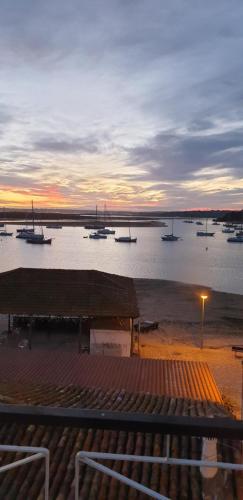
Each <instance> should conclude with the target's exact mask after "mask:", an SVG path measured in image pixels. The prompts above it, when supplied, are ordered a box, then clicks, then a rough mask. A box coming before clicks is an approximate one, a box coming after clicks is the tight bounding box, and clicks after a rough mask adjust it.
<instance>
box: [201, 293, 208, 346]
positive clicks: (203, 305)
mask: <svg viewBox="0 0 243 500" xmlns="http://www.w3.org/2000/svg"><path fill="white" fill-rule="evenodd" d="M207 298H208V296H207V295H201V300H202V309H201V337H200V349H203V330H204V318H205V300H207Z"/></svg>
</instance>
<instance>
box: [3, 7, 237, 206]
mask: <svg viewBox="0 0 243 500" xmlns="http://www.w3.org/2000/svg"><path fill="white" fill-rule="evenodd" d="M242 23H243V2H242V0H231V1H230V2H229V0H214V1H213V2H212V0H204V1H203V2H202V1H201V0H163V1H162V0H68V1H67V0H41V1H40V0H0V33H1V43H0V205H1V206H5V207H25V206H26V207H30V204H31V200H32V199H33V200H34V203H35V206H36V207H38V208H41V207H57V208H58V207H62V208H80V209H85V208H94V207H95V205H96V204H98V205H99V206H100V205H103V204H104V203H106V204H107V206H108V207H109V208H110V209H135V210H139V209H142V210H145V209H146V210H158V209H161V210H171V209H177V210H180V209H182V210H184V209H193V208H195V209H197V208H202V209H204V208H218V209H226V208H227V209H234V210H238V209H242V207H243V64H242V54H243V28H242Z"/></svg>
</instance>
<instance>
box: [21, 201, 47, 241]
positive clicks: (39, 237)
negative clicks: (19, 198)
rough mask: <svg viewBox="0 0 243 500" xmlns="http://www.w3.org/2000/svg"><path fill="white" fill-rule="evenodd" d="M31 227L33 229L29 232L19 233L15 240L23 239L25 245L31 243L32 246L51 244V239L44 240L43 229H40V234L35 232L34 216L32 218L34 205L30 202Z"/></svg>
mask: <svg viewBox="0 0 243 500" xmlns="http://www.w3.org/2000/svg"><path fill="white" fill-rule="evenodd" d="M32 225H33V228H32V230H31V231H29V230H26V231H21V232H20V233H18V234H17V236H16V238H20V239H24V240H25V241H26V243H32V244H34V245H46V244H48V245H50V244H51V242H52V238H45V237H44V233H43V229H42V228H41V233H36V232H35V216H34V205H33V200H32Z"/></svg>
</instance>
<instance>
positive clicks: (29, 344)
mask: <svg viewBox="0 0 243 500" xmlns="http://www.w3.org/2000/svg"><path fill="white" fill-rule="evenodd" d="M32 333H33V318H32V317H31V318H30V322H29V338H28V346H29V350H30V351H31V349H32Z"/></svg>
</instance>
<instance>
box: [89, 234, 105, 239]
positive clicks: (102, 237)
mask: <svg viewBox="0 0 243 500" xmlns="http://www.w3.org/2000/svg"><path fill="white" fill-rule="evenodd" d="M89 238H90V239H91V240H106V239H107V236H106V234H100V233H98V232H97V233H91V234H90V235H89Z"/></svg>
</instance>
